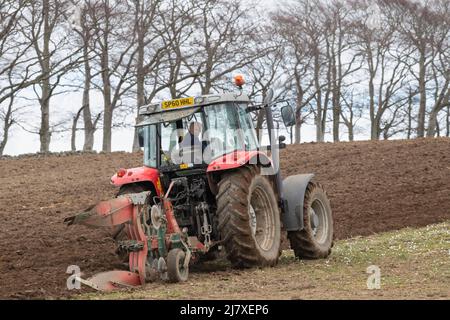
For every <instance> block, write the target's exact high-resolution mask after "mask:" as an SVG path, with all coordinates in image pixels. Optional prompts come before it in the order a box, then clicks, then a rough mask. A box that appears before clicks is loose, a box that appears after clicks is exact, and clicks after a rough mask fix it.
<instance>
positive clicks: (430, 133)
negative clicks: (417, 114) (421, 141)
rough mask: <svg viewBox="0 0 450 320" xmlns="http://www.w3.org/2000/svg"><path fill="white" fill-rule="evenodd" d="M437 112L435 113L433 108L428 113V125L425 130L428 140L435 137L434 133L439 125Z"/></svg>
mask: <svg viewBox="0 0 450 320" xmlns="http://www.w3.org/2000/svg"><path fill="white" fill-rule="evenodd" d="M438 113H439V112H438V111H436V109H435V108H433V110H431V112H430V116H429V123H428V129H427V137H428V138H432V137H434V136H435V135H436V131H437V130H438V128H439V123H438V119H437V116H438Z"/></svg>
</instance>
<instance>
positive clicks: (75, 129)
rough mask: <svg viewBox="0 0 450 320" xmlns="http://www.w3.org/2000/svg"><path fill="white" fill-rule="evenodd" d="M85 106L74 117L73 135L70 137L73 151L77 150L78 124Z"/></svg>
mask: <svg viewBox="0 0 450 320" xmlns="http://www.w3.org/2000/svg"><path fill="white" fill-rule="evenodd" d="M83 108H84V107H81V109H80V110H78V112H77V114H76V115H75V117H73V122H72V136H71V138H70V147H71V150H72V151H74V152H75V151H77V143H76V142H77V130H78V129H77V125H78V120H80V117H81V113H82V112H83Z"/></svg>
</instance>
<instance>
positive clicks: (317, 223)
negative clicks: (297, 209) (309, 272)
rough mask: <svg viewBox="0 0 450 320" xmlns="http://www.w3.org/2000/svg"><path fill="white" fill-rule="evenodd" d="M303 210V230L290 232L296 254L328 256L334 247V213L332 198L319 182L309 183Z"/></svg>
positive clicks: (307, 256) (299, 255) (303, 257)
mask: <svg viewBox="0 0 450 320" xmlns="http://www.w3.org/2000/svg"><path fill="white" fill-rule="evenodd" d="M303 212H304V217H303V224H304V228H303V230H300V231H292V232H288V238H289V241H290V243H291V248H292V250H294V253H295V256H296V257H297V258H300V259H322V258H327V257H328V256H329V255H330V253H331V248H332V247H333V215H332V212H331V205H330V200H329V199H328V196H327V194H326V192H325V190H324V188H323V187H322V186H321V185H320V184H319V183H316V182H311V183H310V184H309V185H308V188H307V190H306V193H305V202H304V206H303Z"/></svg>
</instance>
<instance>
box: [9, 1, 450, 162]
mask: <svg viewBox="0 0 450 320" xmlns="http://www.w3.org/2000/svg"><path fill="white" fill-rule="evenodd" d="M269 11H270V12H267V10H265V9H263V8H258V7H257V2H255V3H251V2H244V3H241V1H237V0H230V1H227V0H200V1H196V0H195V1H194V0H183V1H180V0H159V1H158V0H73V1H68V0H67V1H64V0H19V1H13V0H0V121H1V124H0V130H1V133H0V154H2V153H3V151H4V148H5V146H6V143H7V141H8V138H9V134H10V132H11V128H13V127H14V126H18V127H20V128H21V130H26V131H28V132H31V133H35V134H38V135H39V137H40V143H41V147H40V149H41V152H48V151H49V149H50V142H51V138H52V135H54V134H55V133H59V132H67V131H68V132H71V137H72V149H75V147H76V141H75V139H76V136H77V132H79V131H81V130H82V131H83V132H84V146H83V149H84V150H85V151H90V150H92V149H93V146H94V134H95V132H96V131H97V130H102V133H103V141H102V142H103V143H102V144H103V146H102V149H103V151H105V152H110V151H111V147H112V131H113V129H114V128H116V127H122V126H131V125H133V123H127V122H126V121H124V119H125V118H126V117H127V116H129V115H134V116H133V118H135V116H136V114H137V109H138V107H139V106H142V105H145V104H147V103H150V102H151V101H154V100H158V99H167V98H177V97H183V96H186V95H192V94H200V93H201V94H208V93H212V92H217V91H219V92H220V91H222V90H229V89H231V88H230V81H229V79H230V78H231V76H232V75H233V74H234V73H236V72H239V73H243V74H245V75H246V77H247V80H248V86H247V87H246V91H247V92H249V93H250V95H251V96H252V98H257V97H261V96H264V95H265V93H266V92H267V90H268V89H269V88H274V89H275V91H276V94H277V98H278V99H280V100H284V101H290V103H291V104H292V105H294V106H295V107H296V115H297V124H296V126H295V128H294V130H293V132H292V133H291V136H292V140H293V142H296V143H299V142H300V141H301V134H300V133H301V128H302V126H303V125H304V124H305V123H307V124H314V125H315V127H316V138H317V141H319V142H320V141H324V140H325V136H326V134H327V133H330V134H331V135H332V137H333V139H334V141H339V140H340V139H341V138H342V135H343V133H347V134H348V139H350V140H353V139H354V137H355V135H356V134H358V133H362V132H363V131H366V130H367V132H369V133H370V137H371V138H372V139H380V138H384V139H388V138H391V137H393V136H399V135H402V136H404V137H406V138H413V137H424V136H430V137H431V136H435V135H447V136H448V135H450V86H449V85H450V60H449V59H450V58H449V55H450V48H449V45H450V4H449V2H448V1H447V0H424V1H414V2H413V1H412V0H411V1H410V0H393V1H388V0H376V1H363V0H360V1H357V0H352V1H351V0H348V1H337V0H332V1H328V0H323V1H310V0H293V1H287V2H286V3H284V4H283V5H279V6H278V7H277V8H276V9H275V8H274V9H273V10H269ZM69 93H70V94H73V93H79V94H80V95H82V104H81V105H80V106H79V109H78V110H76V111H75V112H73V111H72V110H67V108H65V107H64V106H57V105H54V104H53V103H52V99H54V98H55V96H57V95H63V96H68V94H69ZM94 95H100V96H101V97H102V106H101V108H100V109H98V108H97V106H95V105H92V101H93V96H94ZM30 115H33V116H32V117H30ZM38 115H39V116H38ZM35 119H39V121H36V120H35ZM364 121H366V122H368V123H369V126H370V128H365V127H364V126H361V125H359V123H361V122H364ZM255 123H256V124H257V126H258V128H262V127H263V126H264V114H263V113H261V114H255ZM133 149H134V150H137V149H138V141H137V137H136V135H135V138H134V142H133Z"/></svg>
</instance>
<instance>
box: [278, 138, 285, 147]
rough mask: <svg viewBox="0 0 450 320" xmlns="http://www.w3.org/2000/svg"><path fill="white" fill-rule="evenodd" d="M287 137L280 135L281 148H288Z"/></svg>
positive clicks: (279, 144) (279, 143)
mask: <svg viewBox="0 0 450 320" xmlns="http://www.w3.org/2000/svg"><path fill="white" fill-rule="evenodd" d="M285 142H286V137H285V136H279V137H278V147H279V148H280V149H286V143H285Z"/></svg>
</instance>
